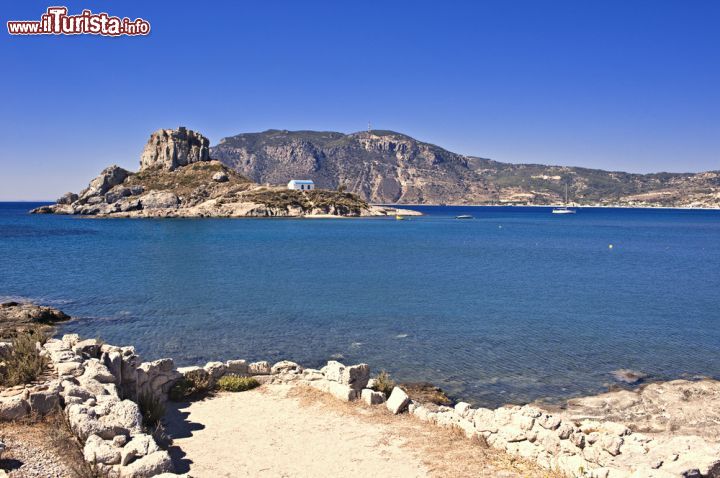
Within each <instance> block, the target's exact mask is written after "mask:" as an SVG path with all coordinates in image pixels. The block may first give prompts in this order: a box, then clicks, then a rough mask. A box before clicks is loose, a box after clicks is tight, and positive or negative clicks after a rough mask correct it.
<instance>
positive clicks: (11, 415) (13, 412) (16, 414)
mask: <svg viewBox="0 0 720 478" xmlns="http://www.w3.org/2000/svg"><path fill="white" fill-rule="evenodd" d="M28 413H30V405H29V404H28V402H27V401H26V400H25V398H24V397H22V396H14V397H0V422H3V421H5V422H9V421H13V420H19V419H20V418H22V417H24V416H26V415H27V414H28Z"/></svg>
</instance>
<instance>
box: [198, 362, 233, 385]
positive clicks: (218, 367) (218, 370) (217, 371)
mask: <svg viewBox="0 0 720 478" xmlns="http://www.w3.org/2000/svg"><path fill="white" fill-rule="evenodd" d="M203 369H204V370H205V371H206V372H207V373H208V375H209V376H210V382H211V383H213V384H214V383H215V382H217V381H218V379H219V378H220V377H222V376H223V375H225V373H226V372H227V367H226V366H225V364H224V363H222V362H208V363H207V364H205V366H204V367H203Z"/></svg>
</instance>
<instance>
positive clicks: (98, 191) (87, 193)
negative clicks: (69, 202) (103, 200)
mask: <svg viewBox="0 0 720 478" xmlns="http://www.w3.org/2000/svg"><path fill="white" fill-rule="evenodd" d="M129 174H130V172H129V171H127V170H125V169H123V168H121V167H120V166H116V165H112V166H109V167H107V168H105V169H103V170H102V171H101V172H100V174H99V175H98V176H97V177H96V178H95V179H93V180H92V181H90V184H89V185H88V187H87V188H86V189H84V190H83V191H82V192H81V193H80V197H79V198H78V200H79V201H81V202H87V201H88V199H89V198H91V197H98V196H102V195H104V194H105V193H106V192H108V191H109V190H110V188H112V187H114V186H117V185H118V184H121V183H122V182H123V181H125V179H127V177H128V175H129Z"/></svg>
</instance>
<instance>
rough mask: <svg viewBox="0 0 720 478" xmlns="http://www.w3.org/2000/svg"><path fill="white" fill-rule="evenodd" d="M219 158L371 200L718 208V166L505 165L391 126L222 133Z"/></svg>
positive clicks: (252, 171) (254, 172) (215, 151)
mask: <svg viewBox="0 0 720 478" xmlns="http://www.w3.org/2000/svg"><path fill="white" fill-rule="evenodd" d="M210 154H211V155H212V157H213V158H215V159H218V160H220V161H222V162H223V163H224V164H226V165H228V166H230V167H232V168H233V169H235V170H236V171H238V172H239V173H240V174H242V175H244V176H246V177H248V178H250V179H252V180H253V181H256V182H259V183H275V184H277V183H282V182H284V181H287V178H308V179H312V180H313V181H315V184H317V185H318V186H319V187H322V188H327V189H333V190H334V189H337V188H338V187H340V186H342V187H345V188H347V190H348V191H350V192H353V193H355V194H358V195H359V196H360V197H361V198H362V199H364V200H367V201H369V202H373V203H379V204H388V203H399V204H443V203H450V204H558V203H561V202H562V201H563V198H564V190H565V185H566V184H567V185H569V189H570V200H571V201H572V202H574V203H578V204H602V205H645V206H693V207H720V172H718V171H714V172H706V173H698V174H691V173H687V174H680V173H678V174H675V173H658V174H630V173H623V172H613V171H602V170H595V169H587V168H574V167H565V166H544V165H539V164H508V163H500V162H497V161H492V160H489V159H484V158H478V157H473V156H465V155H460V154H456V153H453V152H450V151H447V150H445V149H443V148H441V147H438V146H435V145H433V144H429V143H424V142H422V141H417V140H415V139H414V138H411V137H409V136H407V135H404V134H401V133H396V132H393V131H378V130H373V131H364V132H359V133H352V134H343V133H337V132H327V131H286V130H268V131H265V132H262V133H244V134H239V135H236V136H232V137H229V138H224V139H222V140H221V141H220V143H219V144H218V145H216V146H214V147H212V148H211V149H210Z"/></svg>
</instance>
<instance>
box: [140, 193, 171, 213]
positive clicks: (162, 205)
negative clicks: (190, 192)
mask: <svg viewBox="0 0 720 478" xmlns="http://www.w3.org/2000/svg"><path fill="white" fill-rule="evenodd" d="M179 203H180V200H179V199H178V197H177V195H176V194H175V193H172V192H170V191H150V192H149V193H147V194H143V195H142V196H140V204H141V205H142V209H169V208H176V207H177V205H178V204H179Z"/></svg>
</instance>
